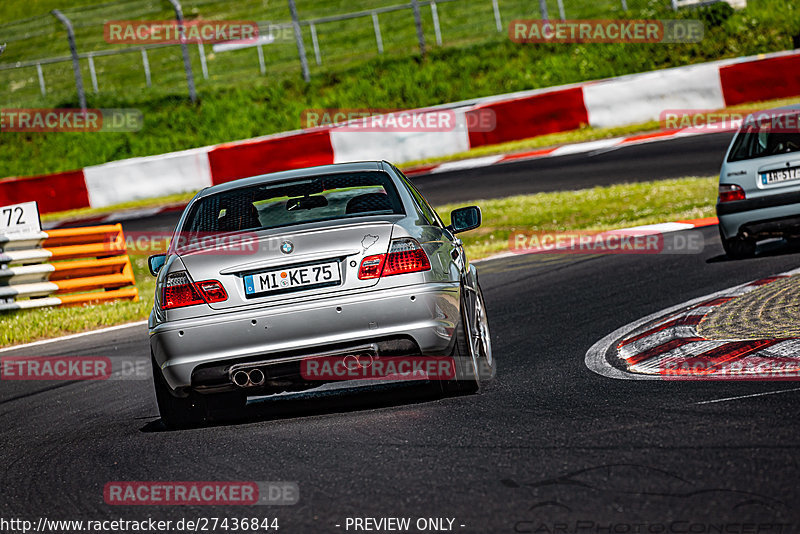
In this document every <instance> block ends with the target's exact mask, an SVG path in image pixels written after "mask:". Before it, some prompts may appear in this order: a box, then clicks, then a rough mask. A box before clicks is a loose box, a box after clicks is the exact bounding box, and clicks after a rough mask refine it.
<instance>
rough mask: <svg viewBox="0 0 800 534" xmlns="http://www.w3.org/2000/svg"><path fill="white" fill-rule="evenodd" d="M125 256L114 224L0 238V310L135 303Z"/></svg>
mask: <svg viewBox="0 0 800 534" xmlns="http://www.w3.org/2000/svg"><path fill="white" fill-rule="evenodd" d="M125 252H126V249H125V237H124V235H123V232H122V225H120V224H115V225H108V226H90V227H85V228H67V229H61V230H50V231H48V232H36V233H27V234H12V235H7V236H6V235H0V311H13V310H23V309H28V308H40V307H45V306H67V305H75V304H90V303H98V302H107V301H110V300H117V299H125V300H134V301H136V300H138V299H139V292H138V290H137V289H136V287H135V284H136V280H135V278H134V276H133V268H132V267H131V262H130V258H128V256H127V254H126V253H125ZM67 260H70V261H67ZM73 260H74V261H73ZM130 286H134V287H130ZM97 290H102V291H97Z"/></svg>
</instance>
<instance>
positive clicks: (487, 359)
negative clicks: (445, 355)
mask: <svg viewBox="0 0 800 534" xmlns="http://www.w3.org/2000/svg"><path fill="white" fill-rule="evenodd" d="M477 304H478V305H479V308H480V310H479V309H478V307H476V312H478V313H483V320H484V321H485V325H484V326H485V327H484V328H481V326H480V324H478V323H479V322H480V320H479V318H478V317H476V325H475V328H476V330H480V335H481V336H486V337H487V338H488V339H487V341H488V344H486V345H484V344H482V343H480V342H478V343H477V345H478V383H479V384H480V385H481V387H484V386H486V385H488V384H489V383H491V382H492V381H493V380H494V378H495V375H496V374H497V361H496V360H495V358H494V353H493V351H492V338H491V334H490V332H489V318H488V317H487V315H486V302H485V301H484V300H483V291H482V290H481V286H480V284H478V302H477ZM487 349H488V350H487Z"/></svg>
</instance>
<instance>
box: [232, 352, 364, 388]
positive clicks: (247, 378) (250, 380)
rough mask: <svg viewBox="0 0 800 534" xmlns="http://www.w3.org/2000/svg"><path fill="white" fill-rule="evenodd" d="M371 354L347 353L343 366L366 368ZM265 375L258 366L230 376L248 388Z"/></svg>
mask: <svg viewBox="0 0 800 534" xmlns="http://www.w3.org/2000/svg"><path fill="white" fill-rule="evenodd" d="M373 360H374V358H373V356H372V355H371V354H368V353H365V354H348V355H346V356H345V357H344V358H342V362H343V363H344V365H345V367H346V368H347V369H349V370H351V371H354V370H356V369H358V368H366V367H369V366H370V365H372V363H373ZM266 379H267V377H266V376H264V372H263V371H262V370H261V369H259V368H258V367H253V368H252V369H239V370H237V371H235V372H234V373H233V375H232V376H231V381H232V382H233V384H234V385H235V386H237V387H240V388H249V387H255V386H263V385H264V382H265V381H266Z"/></svg>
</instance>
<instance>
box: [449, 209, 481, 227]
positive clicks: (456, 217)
mask: <svg viewBox="0 0 800 534" xmlns="http://www.w3.org/2000/svg"><path fill="white" fill-rule="evenodd" d="M480 225H481V209H480V208H479V207H478V206H467V207H465V208H458V209H457V210H453V211H451V212H450V226H449V227H448V228H449V229H450V230H451V231H452V232H453V233H454V234H457V233H459V232H466V231H467V230H473V229H475V228H477V227H479V226H480Z"/></svg>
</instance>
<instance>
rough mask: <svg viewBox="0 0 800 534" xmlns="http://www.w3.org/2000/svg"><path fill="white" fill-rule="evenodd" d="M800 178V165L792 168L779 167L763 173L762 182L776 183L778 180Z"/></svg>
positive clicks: (763, 183) (765, 183)
mask: <svg viewBox="0 0 800 534" xmlns="http://www.w3.org/2000/svg"><path fill="white" fill-rule="evenodd" d="M797 179H800V167H792V168H790V169H777V170H774V171H767V172H762V173H761V184H762V185H767V184H774V183H776V182H786V181H788V180H797Z"/></svg>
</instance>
